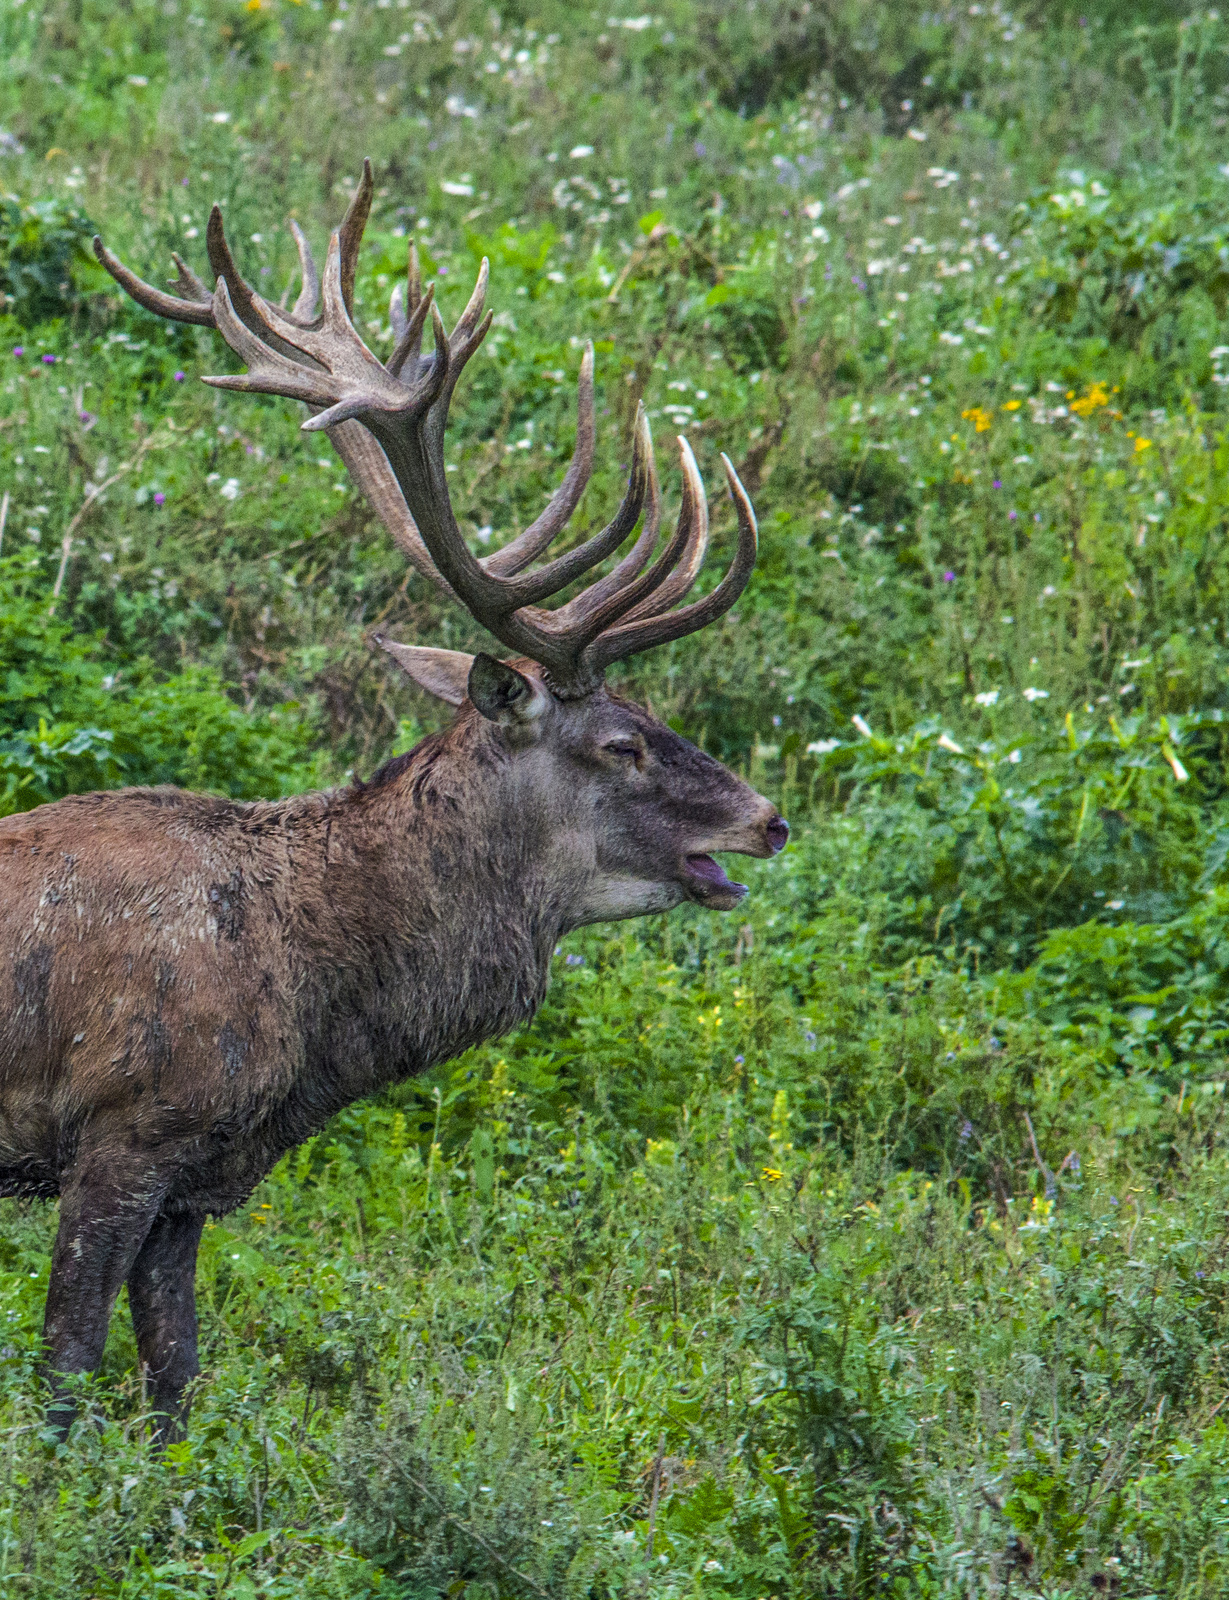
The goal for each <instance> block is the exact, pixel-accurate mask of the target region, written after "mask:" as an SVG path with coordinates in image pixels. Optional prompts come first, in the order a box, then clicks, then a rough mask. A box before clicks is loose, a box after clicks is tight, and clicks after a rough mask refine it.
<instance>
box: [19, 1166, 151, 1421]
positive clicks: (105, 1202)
mask: <svg viewBox="0 0 1229 1600" xmlns="http://www.w3.org/2000/svg"><path fill="white" fill-rule="evenodd" d="M134 1190H135V1192H134ZM159 1199H160V1197H159V1196H157V1195H150V1194H148V1193H147V1192H144V1191H143V1189H142V1186H141V1185H140V1184H139V1183H138V1184H137V1185H135V1186H134V1189H133V1190H129V1191H128V1192H127V1193H125V1192H122V1191H121V1190H120V1188H119V1187H118V1186H117V1184H116V1182H115V1179H114V1176H109V1177H108V1178H107V1179H101V1178H99V1177H97V1176H96V1175H95V1174H93V1173H90V1174H83V1175H82V1176H81V1177H79V1178H77V1179H76V1180H75V1181H74V1182H72V1183H71V1184H68V1185H66V1186H65V1187H64V1189H63V1190H62V1191H61V1195H60V1228H59V1232H58V1233H57V1234H56V1241H55V1249H54V1251H53V1252H52V1257H51V1283H50V1285H49V1287H48V1290H47V1308H46V1312H45V1314H44V1318H43V1337H44V1339H45V1341H46V1347H47V1355H46V1369H47V1372H48V1374H49V1377H50V1380H51V1389H52V1395H51V1404H50V1406H49V1408H48V1421H49V1422H50V1423H51V1425H52V1427H53V1428H54V1429H55V1431H56V1433H57V1435H58V1436H59V1438H60V1439H64V1438H67V1436H68V1430H69V1428H71V1426H72V1423H73V1417H74V1414H75V1411H76V1406H75V1403H74V1401H73V1400H72V1398H71V1394H70V1392H69V1386H68V1385H67V1384H66V1383H65V1382H64V1380H65V1379H66V1378H69V1377H72V1376H73V1375H75V1374H77V1373H81V1372H92V1371H93V1370H94V1369H95V1367H97V1366H98V1363H99V1362H100V1361H101V1359H102V1351H103V1346H104V1345H105V1344H106V1342H107V1325H108V1324H109V1322H110V1320H111V1310H112V1308H113V1306H114V1305H115V1297H116V1295H117V1294H118V1293H119V1290H120V1285H121V1284H122V1283H123V1281H124V1279H125V1278H126V1277H127V1276H128V1273H129V1271H130V1269H131V1267H132V1263H133V1261H134V1260H135V1259H136V1256H137V1252H138V1251H139V1250H140V1248H141V1245H142V1244H143V1243H144V1241H145V1236H146V1234H147V1233H148V1232H149V1229H150V1224H151V1223H152V1221H153V1219H154V1217H155V1216H156V1214H157V1211H158V1204H159Z"/></svg>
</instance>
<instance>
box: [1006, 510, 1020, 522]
mask: <svg viewBox="0 0 1229 1600" xmlns="http://www.w3.org/2000/svg"><path fill="white" fill-rule="evenodd" d="M1019 515H1020V513H1019V512H1018V511H1009V512H1008V513H1007V520H1008V522H1014V521H1015V520H1016V518H1017V517H1018V516H1019Z"/></svg>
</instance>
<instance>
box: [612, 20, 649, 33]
mask: <svg viewBox="0 0 1229 1600" xmlns="http://www.w3.org/2000/svg"><path fill="white" fill-rule="evenodd" d="M606 26H607V27H608V28H628V29H630V31H631V32H632V33H643V32H644V30H645V29H646V28H651V27H652V26H653V19H652V17H623V18H619V17H607V18H606Z"/></svg>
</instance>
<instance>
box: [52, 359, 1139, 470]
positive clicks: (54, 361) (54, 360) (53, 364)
mask: <svg viewBox="0 0 1229 1600" xmlns="http://www.w3.org/2000/svg"><path fill="white" fill-rule="evenodd" d="M55 363H56V358H55V356H53V355H45V356H44V357H43V365H44V366H45V367H54V366H55ZM1136 448H1138V446H1137V447H1136Z"/></svg>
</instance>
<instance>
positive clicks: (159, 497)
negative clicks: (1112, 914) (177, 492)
mask: <svg viewBox="0 0 1229 1600" xmlns="http://www.w3.org/2000/svg"><path fill="white" fill-rule="evenodd" d="M154 504H155V505H156V506H164V505H165V504H166V496H165V495H164V494H163V492H162V490H161V489H159V490H158V493H157V494H156V495H155V496H154Z"/></svg>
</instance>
